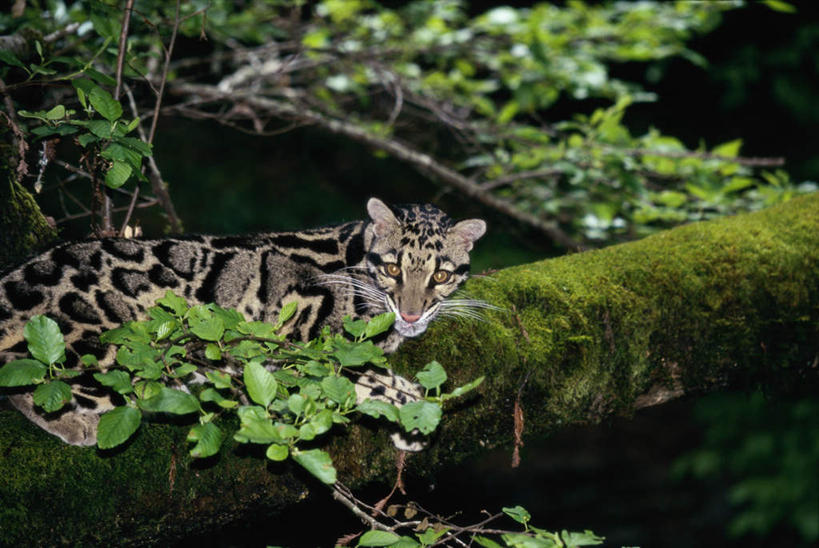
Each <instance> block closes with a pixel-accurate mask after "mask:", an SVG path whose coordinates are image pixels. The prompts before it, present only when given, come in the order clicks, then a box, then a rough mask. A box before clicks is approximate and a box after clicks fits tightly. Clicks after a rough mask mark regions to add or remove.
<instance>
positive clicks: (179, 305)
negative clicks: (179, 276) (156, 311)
mask: <svg viewBox="0 0 819 548" xmlns="http://www.w3.org/2000/svg"><path fill="white" fill-rule="evenodd" d="M156 304H159V305H162V306H164V307H165V308H167V309H168V310H170V311H171V312H173V313H174V314H175V315H176V316H178V317H180V318H181V317H182V316H184V315H185V312H187V311H188V302H187V301H186V300H185V299H184V298H182V297H180V296H178V295H176V294H175V293H174V292H173V291H171V290H168V291H166V292H165V296H164V297H162V298H161V299H157V301H156Z"/></svg>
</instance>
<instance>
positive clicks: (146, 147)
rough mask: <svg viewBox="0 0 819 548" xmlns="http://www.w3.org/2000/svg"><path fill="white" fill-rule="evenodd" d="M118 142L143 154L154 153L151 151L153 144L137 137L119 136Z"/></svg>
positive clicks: (149, 154)
mask: <svg viewBox="0 0 819 548" xmlns="http://www.w3.org/2000/svg"><path fill="white" fill-rule="evenodd" d="M126 128H127V126H126ZM117 143H119V144H121V145H125V146H126V147H128V148H130V149H133V150H135V151H136V152H138V153H139V154H140V155H142V156H151V155H152V154H153V153H152V151H151V149H152V146H151V144H150V143H146V142H145V141H143V140H142V139H137V138H135V137H119V138H117Z"/></svg>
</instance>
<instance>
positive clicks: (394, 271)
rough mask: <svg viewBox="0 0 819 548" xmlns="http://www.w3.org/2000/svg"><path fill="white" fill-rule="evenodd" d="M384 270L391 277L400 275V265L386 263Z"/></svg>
mask: <svg viewBox="0 0 819 548" xmlns="http://www.w3.org/2000/svg"><path fill="white" fill-rule="evenodd" d="M384 271H385V272H386V273H387V274H388V275H390V276H392V277H393V278H397V277H398V276H400V275H401V267H400V266H398V265H397V264H395V263H387V264H386V265H384Z"/></svg>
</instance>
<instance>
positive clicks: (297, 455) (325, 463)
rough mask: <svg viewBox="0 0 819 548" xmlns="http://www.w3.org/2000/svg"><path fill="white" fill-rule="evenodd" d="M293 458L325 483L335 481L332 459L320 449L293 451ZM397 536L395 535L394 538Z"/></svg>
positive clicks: (328, 483)
mask: <svg viewBox="0 0 819 548" xmlns="http://www.w3.org/2000/svg"><path fill="white" fill-rule="evenodd" d="M293 460H295V461H296V462H297V463H299V464H300V465H302V466H303V467H304V468H305V469H306V470H307V471H308V472H310V473H311V474H313V475H314V476H316V477H317V478H318V479H319V480H320V481H322V482H323V483H326V484H327V485H332V484H334V483H335V482H336V469H335V468H334V467H333V460H332V459H331V458H330V455H328V454H327V453H326V452H325V451H322V450H321V449H310V450H308V451H296V450H294V451H293ZM397 538H398V537H397V536H396V539H397Z"/></svg>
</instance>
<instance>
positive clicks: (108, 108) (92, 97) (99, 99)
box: [88, 86, 122, 122]
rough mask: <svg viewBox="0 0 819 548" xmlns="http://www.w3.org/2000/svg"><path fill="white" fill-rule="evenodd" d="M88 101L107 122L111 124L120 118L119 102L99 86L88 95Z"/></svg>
mask: <svg viewBox="0 0 819 548" xmlns="http://www.w3.org/2000/svg"><path fill="white" fill-rule="evenodd" d="M88 101H89V102H90V103H91V106H92V107H94V109H95V110H96V111H97V112H99V113H100V116H102V117H103V118H105V119H106V120H108V121H109V122H113V121H115V120H117V119H119V117H120V116H122V106H121V105H120V104H119V101H117V100H116V99H114V98H113V97H112V96H111V94H110V93H108V92H107V91H105V90H104V89H102V88H101V87H99V86H97V87H94V88H93V89H92V90H91V92H90V93H89V94H88Z"/></svg>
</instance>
